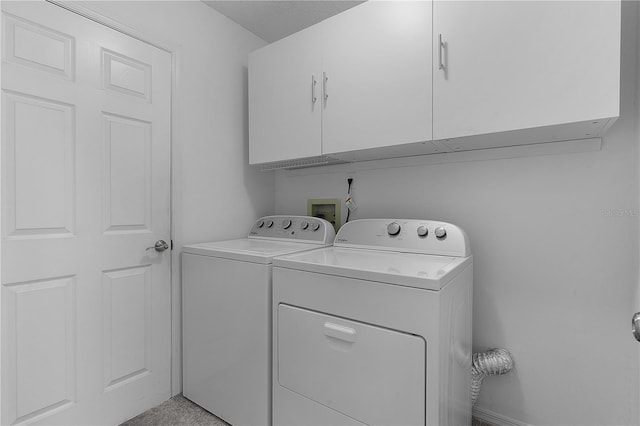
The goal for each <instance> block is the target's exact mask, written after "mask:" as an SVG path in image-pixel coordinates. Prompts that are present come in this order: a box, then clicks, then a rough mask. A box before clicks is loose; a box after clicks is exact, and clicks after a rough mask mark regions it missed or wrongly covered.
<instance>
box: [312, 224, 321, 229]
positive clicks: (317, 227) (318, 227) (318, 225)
mask: <svg viewBox="0 0 640 426" xmlns="http://www.w3.org/2000/svg"><path fill="white" fill-rule="evenodd" d="M318 229H320V224H319V223H314V224H313V225H311V230H312V231H317V230H318Z"/></svg>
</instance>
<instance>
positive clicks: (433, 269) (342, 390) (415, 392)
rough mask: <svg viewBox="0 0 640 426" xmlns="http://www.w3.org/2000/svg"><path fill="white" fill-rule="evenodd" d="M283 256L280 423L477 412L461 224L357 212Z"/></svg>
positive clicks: (276, 287)
mask: <svg viewBox="0 0 640 426" xmlns="http://www.w3.org/2000/svg"><path fill="white" fill-rule="evenodd" d="M273 265H274V268H273V424H274V425H297V426H300V425H323V426H328V425H432V426H446V425H469V424H471V397H470V379H471V320H472V317H471V313H472V312H471V309H472V280H473V278H472V275H473V273H472V268H473V267H472V257H471V254H470V248H469V240H468V238H467V236H466V235H465V233H464V232H463V231H462V229H460V228H459V227H457V226H455V225H452V224H450V223H444V222H435V221H428V220H387V219H364V220H355V221H353V222H349V223H347V224H345V225H344V226H343V227H342V228H341V229H340V231H339V232H338V235H337V236H336V239H335V243H334V246H333V247H327V248H323V249H319V250H314V251H310V252H305V253H298V254H292V255H287V256H281V257H277V258H275V259H274V262H273Z"/></svg>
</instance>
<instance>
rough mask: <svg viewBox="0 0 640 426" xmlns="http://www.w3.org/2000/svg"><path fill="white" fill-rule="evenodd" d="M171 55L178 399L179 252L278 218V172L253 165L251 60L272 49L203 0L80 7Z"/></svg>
mask: <svg viewBox="0 0 640 426" xmlns="http://www.w3.org/2000/svg"><path fill="white" fill-rule="evenodd" d="M79 4H81V5H82V6H83V7H86V8H88V9H90V10H92V11H96V12H98V13H100V14H101V15H104V16H105V17H107V18H109V19H112V20H113V21H115V22H117V23H119V24H124V25H126V26H128V27H130V30H131V32H133V33H136V34H139V35H140V36H141V37H142V38H145V39H147V40H149V41H152V42H153V43H155V44H160V45H162V46H163V47H166V48H168V49H169V50H171V51H173V53H174V59H175V70H174V71H175V74H174V77H175V79H174V91H173V96H174V102H173V114H174V117H173V124H174V128H173V140H172V143H173V164H172V167H173V173H172V177H173V189H172V191H173V193H172V197H173V205H174V209H173V220H172V222H173V234H174V243H176V246H175V247H174V252H173V257H174V262H173V273H174V278H175V279H174V288H173V299H172V302H173V312H172V317H173V321H172V324H173V325H172V327H173V336H172V337H173V339H172V340H173V342H174V350H173V386H172V387H173V393H174V394H175V393H178V392H180V391H181V389H182V367H181V340H180V326H181V325H180V315H181V313H180V304H181V298H180V293H181V289H180V285H179V284H180V283H179V273H180V271H179V253H180V251H181V248H182V245H183V244H189V243H194V242H201V241H214V240H221V239H227V238H237V237H242V236H245V235H246V233H247V230H248V228H249V226H250V225H251V224H252V223H253V221H254V220H255V219H256V218H257V217H260V216H262V215H265V214H270V213H272V212H273V207H274V202H273V193H274V179H273V173H261V172H259V171H257V170H255V169H254V168H252V167H250V166H249V165H248V162H249V160H248V133H247V132H248V130H247V129H248V124H247V114H248V113H247V101H246V99H247V55H248V53H249V52H250V51H252V50H255V49H257V48H258V47H261V46H263V45H264V44H266V43H265V42H264V41H263V40H262V39H260V38H258V37H256V36H255V35H253V34H251V33H250V32H248V31H246V30H245V29H243V28H242V27H240V26H238V25H237V24H235V23H234V22H232V21H231V20H229V19H227V18H226V17H224V16H223V15H221V14H219V13H218V12H216V11H214V10H213V9H211V8H210V7H208V6H206V5H205V4H204V3H202V2H200V1H158V2H156V1H151V2H148V1H113V2H93V1H91V2H80V3H79Z"/></svg>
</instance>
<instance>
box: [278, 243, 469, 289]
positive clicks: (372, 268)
mask: <svg viewBox="0 0 640 426" xmlns="http://www.w3.org/2000/svg"><path fill="white" fill-rule="evenodd" d="M471 262H472V258H471V256H469V257H453V256H435V255H428V254H416V253H399V252H393V251H382V250H369V249H356V248H344V247H325V248H322V249H318V250H313V251H309V252H304V253H297V254H291V255H287V256H281V257H276V258H275V259H274V260H273V265H274V266H275V267H281V268H288V269H296V270H301V271H308V272H317V273H320V274H328V275H337V276H342V277H348V278H356V279H361V280H367V281H377V282H382V283H389V284H395V285H402V286H407V287H416V288H423V289H427V290H440V289H442V288H443V287H444V286H445V285H446V284H447V283H448V282H449V281H451V279H452V278H453V277H455V276H456V275H457V274H458V273H459V272H460V271H462V270H463V269H464V267H465V266H466V265H468V264H470V263H471Z"/></svg>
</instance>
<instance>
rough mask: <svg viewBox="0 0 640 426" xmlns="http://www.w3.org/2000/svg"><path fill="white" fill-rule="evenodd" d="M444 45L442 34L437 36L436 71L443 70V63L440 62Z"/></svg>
mask: <svg viewBox="0 0 640 426" xmlns="http://www.w3.org/2000/svg"><path fill="white" fill-rule="evenodd" d="M445 47H446V46H445V43H444V42H443V41H442V34H438V65H439V67H438V69H441V70H443V69H444V62H442V50H443V49H444V48H445Z"/></svg>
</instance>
